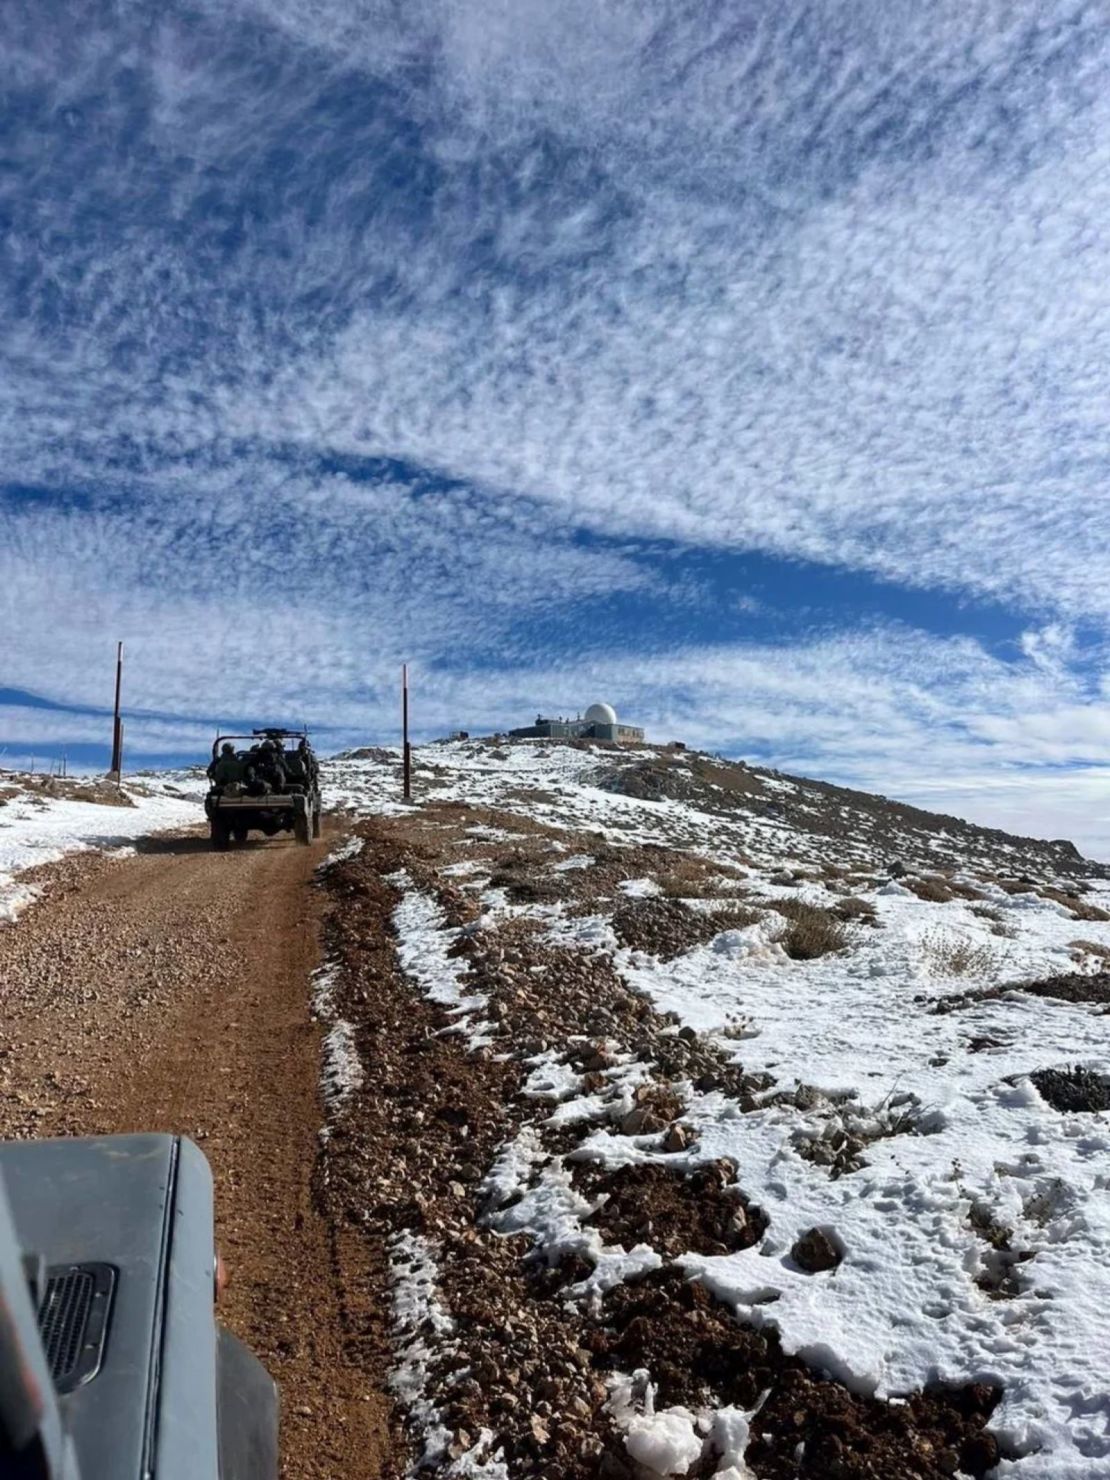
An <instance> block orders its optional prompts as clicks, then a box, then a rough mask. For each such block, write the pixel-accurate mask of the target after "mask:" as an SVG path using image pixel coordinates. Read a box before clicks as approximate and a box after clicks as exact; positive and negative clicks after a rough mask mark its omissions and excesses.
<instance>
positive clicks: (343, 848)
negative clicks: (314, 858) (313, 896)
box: [320, 836, 366, 873]
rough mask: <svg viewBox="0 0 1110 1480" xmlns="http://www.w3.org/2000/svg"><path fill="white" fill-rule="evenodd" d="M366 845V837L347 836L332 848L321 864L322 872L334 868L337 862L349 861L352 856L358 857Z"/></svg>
mask: <svg viewBox="0 0 1110 1480" xmlns="http://www.w3.org/2000/svg"><path fill="white" fill-rule="evenodd" d="M365 846H366V839H365V838H360V837H358V836H352V837H349V838H345V839H344V841H343V842H342V843H340V844H339V846H338V847H337V848H335V849H333V850H332V852H331V853H329V854H328V856H327V857H326V858H325V859H324V861H323V863H322V864H321V865H320V872H321V873H323V872H324V870H325V869H329V868H333V867H334V866H335V865H336V864H337V863H348V862H349V861H350V860H351V859H352V858H357V857H358V855H359V854H360V853H361V852H362V850H363V848H365Z"/></svg>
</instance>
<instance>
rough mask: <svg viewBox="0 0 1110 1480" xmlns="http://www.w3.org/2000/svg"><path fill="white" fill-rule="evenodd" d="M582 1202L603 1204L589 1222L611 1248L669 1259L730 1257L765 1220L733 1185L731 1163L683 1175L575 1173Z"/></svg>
mask: <svg viewBox="0 0 1110 1480" xmlns="http://www.w3.org/2000/svg"><path fill="white" fill-rule="evenodd" d="M574 1182H575V1186H576V1187H577V1188H578V1191H579V1192H581V1194H582V1195H583V1197H587V1198H590V1199H591V1200H592V1199H597V1198H600V1199H602V1202H601V1205H600V1207H599V1208H598V1209H597V1211H596V1212H595V1213H593V1214H591V1215H590V1217H589V1219H588V1220H587V1221H588V1222H589V1223H590V1224H591V1225H592V1226H593V1227H595V1228H597V1229H599V1230H600V1232H601V1233H602V1235H603V1236H604V1238H605V1241H606V1243H609V1244H623V1245H624V1247H625V1248H626V1249H631V1248H632V1247H633V1246H634V1245H635V1244H640V1243H645V1244H650V1245H651V1247H652V1248H653V1249H656V1250H657V1251H658V1252H659V1253H662V1254H666V1255H668V1256H669V1257H670V1258H677V1257H678V1256H679V1255H680V1254H687V1253H688V1254H732V1253H734V1252H735V1251H736V1250H737V1249H750V1248H751V1247H752V1245H753V1244H755V1243H757V1242H758V1241H759V1240H760V1239H761V1238H762V1237H763V1234H764V1233H765V1232H766V1230H767V1222H768V1220H767V1216H766V1214H765V1213H764V1212H763V1211H762V1209H760V1208H757V1207H753V1206H752V1205H751V1204H750V1203H749V1202H748V1201H747V1199H746V1198H745V1197H744V1195H743V1193H742V1192H741V1191H740V1189H739V1187H737V1185H736V1167H735V1165H734V1164H733V1163H732V1162H730V1161H723V1160H722V1161H711V1162H707V1163H704V1164H703V1165H702V1166H699V1167H697V1168H695V1170H694V1171H692V1172H688V1173H686V1174H685V1175H684V1174H683V1173H682V1172H681V1171H679V1172H672V1171H670V1170H669V1169H668V1168H666V1167H662V1166H658V1165H654V1166H653V1165H651V1164H645V1163H639V1164H637V1165H634V1166H627V1167H618V1168H617V1169H616V1170H615V1171H598V1170H597V1169H596V1168H589V1169H583V1168H582V1166H581V1165H579V1166H577V1167H576V1168H575V1172H574Z"/></svg>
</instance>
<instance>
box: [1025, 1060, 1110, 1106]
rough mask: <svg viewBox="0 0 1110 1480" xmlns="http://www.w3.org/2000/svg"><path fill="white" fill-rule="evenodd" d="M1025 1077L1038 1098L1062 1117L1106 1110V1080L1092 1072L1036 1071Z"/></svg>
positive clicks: (1109, 1093)
mask: <svg viewBox="0 0 1110 1480" xmlns="http://www.w3.org/2000/svg"><path fill="white" fill-rule="evenodd" d="M1029 1078H1030V1079H1031V1080H1032V1081H1033V1083H1034V1084H1035V1085H1036V1086H1037V1090H1038V1092H1039V1093H1040V1095H1041V1098H1042V1099H1044V1100H1047V1101H1048V1103H1049V1104H1050V1105H1051V1106H1052V1108H1053V1109H1054V1110H1059V1111H1061V1112H1063V1113H1064V1114H1072V1113H1074V1112H1077V1111H1078V1112H1082V1111H1093V1112H1096V1113H1098V1112H1101V1111H1103V1110H1110V1078H1108V1077H1107V1076H1106V1075H1105V1074H1096V1073H1095V1071H1094V1070H1093V1069H1081V1068H1074V1069H1037V1070H1035V1071H1034V1072H1033V1073H1032V1074H1030V1076H1029Z"/></svg>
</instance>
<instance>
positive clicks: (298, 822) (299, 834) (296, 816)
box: [293, 797, 312, 847]
mask: <svg viewBox="0 0 1110 1480" xmlns="http://www.w3.org/2000/svg"><path fill="white" fill-rule="evenodd" d="M293 836H294V837H295V838H296V840H297V842H298V843H303V844H304V845H305V846H306V847H307V846H308V845H309V844H310V843H311V842H312V819H311V817H310V816H309V812H308V798H307V797H294V798H293Z"/></svg>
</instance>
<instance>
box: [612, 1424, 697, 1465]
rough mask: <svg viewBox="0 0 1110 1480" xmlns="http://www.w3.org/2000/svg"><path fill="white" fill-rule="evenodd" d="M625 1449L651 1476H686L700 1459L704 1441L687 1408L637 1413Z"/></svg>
mask: <svg viewBox="0 0 1110 1480" xmlns="http://www.w3.org/2000/svg"><path fill="white" fill-rule="evenodd" d="M624 1443H625V1448H626V1449H627V1450H628V1453H629V1454H630V1455H631V1457H632V1458H633V1459H634V1460H635V1461H636V1463H637V1464H640V1465H643V1467H644V1469H645V1470H647V1471H648V1473H649V1474H651V1475H685V1474H686V1472H687V1470H688V1469H689V1468H690V1466H691V1465H692V1464H694V1463H695V1462H696V1461H697V1460H699V1459H700V1458H701V1451H702V1441H701V1440H700V1439H699V1438H698V1436H697V1434H696V1432H695V1430H694V1419H693V1416H692V1414H690V1413H688V1412H687V1411H686V1409H685V1408H664V1409H662V1410H661V1411H660V1412H659V1413H638V1414H636V1416H635V1417H634V1418H633V1419H632V1421H631V1423H630V1424H629V1426H628V1432H627V1434H626V1435H625V1440H624Z"/></svg>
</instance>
